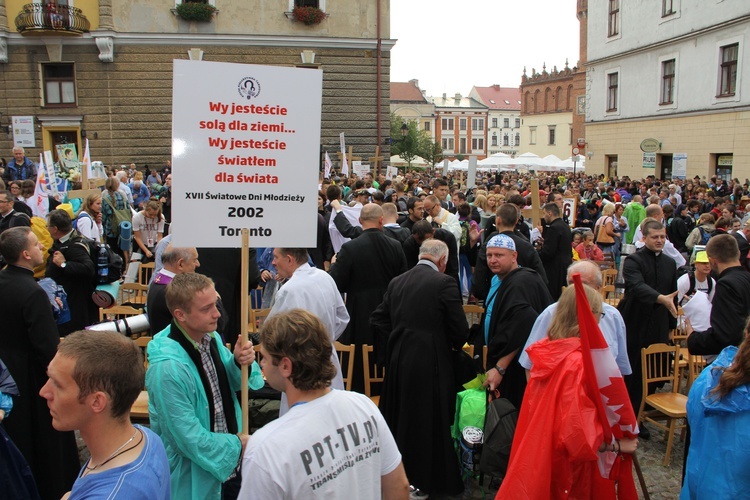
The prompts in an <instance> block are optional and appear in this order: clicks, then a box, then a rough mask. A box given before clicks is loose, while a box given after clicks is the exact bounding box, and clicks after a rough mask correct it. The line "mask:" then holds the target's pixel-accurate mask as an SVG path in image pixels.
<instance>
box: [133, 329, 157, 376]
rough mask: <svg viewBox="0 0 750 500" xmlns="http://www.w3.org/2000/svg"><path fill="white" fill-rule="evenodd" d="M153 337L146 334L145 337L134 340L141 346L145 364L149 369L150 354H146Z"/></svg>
mask: <svg viewBox="0 0 750 500" xmlns="http://www.w3.org/2000/svg"><path fill="white" fill-rule="evenodd" d="M152 338H153V337H150V336H147V335H144V336H143V337H138V338H137V339H135V340H134V341H133V342H135V345H137V346H138V347H140V348H141V350H142V351H143V366H145V367H146V369H147V370H148V356H146V348H147V347H148V343H149V342H151V339H152Z"/></svg>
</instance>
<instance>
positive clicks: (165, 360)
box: [146, 273, 264, 499]
mask: <svg viewBox="0 0 750 500" xmlns="http://www.w3.org/2000/svg"><path fill="white" fill-rule="evenodd" d="M166 298H167V307H168V308H169V311H170V312H171V313H172V317H173V321H172V323H171V324H170V325H169V326H168V327H167V328H166V329H165V330H164V331H162V332H161V333H159V334H158V335H156V336H155V337H154V339H153V340H152V341H151V342H150V343H149V345H148V360H149V368H148V372H147V373H146V389H147V390H148V395H149V417H150V420H151V429H152V430H153V431H154V432H156V433H157V434H158V435H159V436H160V437H161V439H162V441H163V442H164V446H165V448H166V450H167V457H168V458H169V468H170V471H171V488H172V497H173V498H201V499H208V498H216V499H219V498H236V496H237V493H238V491H239V487H240V482H241V478H240V475H239V464H240V458H241V457H242V452H243V450H244V448H245V445H246V444H247V440H248V436H247V435H246V434H241V433H239V430H240V428H241V425H242V416H241V415H242V413H241V410H240V404H239V402H238V401H237V397H236V395H235V394H236V392H237V391H239V390H240V384H241V376H240V375H241V370H240V368H239V366H240V365H244V366H248V365H251V364H252V369H251V373H250V377H249V385H250V387H251V388H252V389H260V388H261V387H263V385H264V382H263V377H262V375H261V372H260V368H259V367H258V364H257V363H255V362H254V360H255V351H254V350H253V347H252V343H250V342H246V343H244V344H243V345H240V343H239V342H238V343H237V344H236V345H235V347H234V355H232V352H230V351H229V349H227V348H226V347H225V346H224V345H223V343H222V342H221V337H220V336H219V334H218V333H216V331H215V330H216V325H217V322H218V319H219V317H220V313H219V311H218V309H217V308H216V300H217V298H218V296H217V293H216V289H215V288H214V284H213V281H211V279H210V278H207V277H206V276H203V275H200V274H196V273H184V274H178V275H177V276H175V277H174V279H173V280H172V282H171V283H170V284H169V285H168V286H167V297H166Z"/></svg>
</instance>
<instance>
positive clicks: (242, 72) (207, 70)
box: [172, 60, 323, 248]
mask: <svg viewBox="0 0 750 500" xmlns="http://www.w3.org/2000/svg"><path fill="white" fill-rule="evenodd" d="M206 75H211V78H206ZM322 89H323V74H322V71H320V70H314V69H309V68H305V69H299V68H289V67H281V66H259V65H251V64H235V63H220V62H208V61H186V60H175V61H174V74H173V100H172V166H173V172H172V204H173V208H172V219H173V220H172V224H173V231H172V233H173V236H172V238H173V242H174V244H175V245H177V246H196V247H218V248H239V247H241V246H242V242H241V231H242V229H243V228H247V229H248V230H249V235H250V246H251V247H314V246H315V244H316V236H317V235H316V232H317V194H316V191H317V185H318V158H319V150H320V146H319V144H320V115H321V102H322Z"/></svg>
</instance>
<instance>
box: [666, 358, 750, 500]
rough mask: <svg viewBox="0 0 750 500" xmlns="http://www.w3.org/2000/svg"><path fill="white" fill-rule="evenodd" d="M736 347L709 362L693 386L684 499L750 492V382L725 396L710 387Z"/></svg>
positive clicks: (728, 363)
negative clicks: (716, 395) (715, 395)
mask: <svg viewBox="0 0 750 500" xmlns="http://www.w3.org/2000/svg"><path fill="white" fill-rule="evenodd" d="M735 354H737V347H735V346H729V347H727V348H725V349H724V350H723V351H721V353H720V354H719V357H718V358H716V361H714V362H713V363H712V364H710V365H709V366H708V367H706V368H705V369H704V370H703V371H702V372H701V374H700V375H699V376H698V378H697V379H696V380H695V382H694V383H693V386H692V387H691V388H690V394H689V396H688V403H687V416H688V422H689V423H690V450H689V451H688V459H687V467H686V470H685V482H684V485H683V487H682V492H681V493H680V499H682V500H687V499H701V498H711V499H714V498H747V495H748V492H750V474H748V470H750V384H745V385H743V386H740V387H736V388H735V389H734V390H733V391H732V392H730V393H729V394H727V395H726V396H724V397H723V398H721V399H717V398H716V397H714V396H713V395H712V394H710V392H711V390H712V389H713V388H714V387H716V385H717V384H718V382H719V378H720V377H721V374H722V373H723V371H722V370H716V369H715V368H716V367H728V366H729V365H730V364H731V363H732V360H733V359H734V356H735Z"/></svg>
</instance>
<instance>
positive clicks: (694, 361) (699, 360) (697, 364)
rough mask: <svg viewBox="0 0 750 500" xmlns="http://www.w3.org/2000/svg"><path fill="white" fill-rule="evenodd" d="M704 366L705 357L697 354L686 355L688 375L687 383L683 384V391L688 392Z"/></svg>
mask: <svg viewBox="0 0 750 500" xmlns="http://www.w3.org/2000/svg"><path fill="white" fill-rule="evenodd" d="M705 367H706V359H705V358H704V357H703V356H699V355H697V354H689V355H688V377H687V384H686V386H685V392H686V393H688V392H690V387H691V386H692V385H693V382H695V379H697V378H698V375H700V374H701V372H702V371H703V369H704V368H705Z"/></svg>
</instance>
